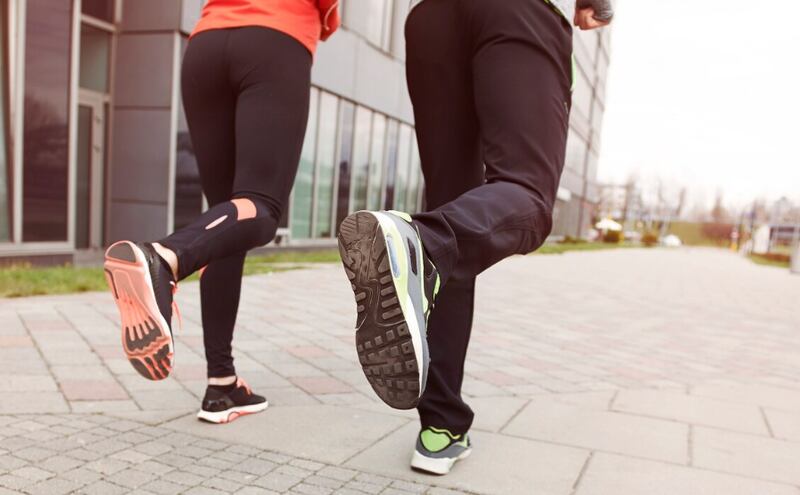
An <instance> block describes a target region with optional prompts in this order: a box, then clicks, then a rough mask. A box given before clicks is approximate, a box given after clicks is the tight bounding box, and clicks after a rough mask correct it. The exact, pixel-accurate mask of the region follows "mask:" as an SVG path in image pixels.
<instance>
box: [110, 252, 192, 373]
mask: <svg viewBox="0 0 800 495" xmlns="http://www.w3.org/2000/svg"><path fill="white" fill-rule="evenodd" d="M105 258H106V259H105V264H104V268H105V274H106V281H107V282H108V286H109V288H110V289H111V294H112V295H113V296H114V302H116V303H117V309H119V314H120V318H121V320H122V347H123V349H124V350H125V355H126V356H127V358H128V361H130V363H131V365H133V367H134V368H135V369H136V371H138V372H139V374H140V375H142V376H143V377H145V378H147V379H150V380H163V379H164V378H166V377H167V376H169V374H170V372H171V371H172V367H173V361H174V347H173V340H172V310H173V307H174V301H173V295H174V293H175V291H176V290H177V288H178V286H177V284H176V282H175V279H174V277H173V276H172V271H171V270H170V269H169V267H168V266H167V264H166V263H165V262H164V261H163V260H162V259H161V257H160V256H159V255H158V254H157V253H156V251H155V249H153V246H152V245H151V244H135V243H133V242H130V241H120V242H117V243H115V244H113V245H112V246H111V247H109V248H108V250H107V251H106V256H105Z"/></svg>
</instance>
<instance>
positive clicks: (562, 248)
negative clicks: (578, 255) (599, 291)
mask: <svg viewBox="0 0 800 495" xmlns="http://www.w3.org/2000/svg"><path fill="white" fill-rule="evenodd" d="M632 247H638V246H632V245H630V244H611V243H605V242H580V243H566V244H560V243H559V244H550V243H548V244H545V245H543V246H542V247H540V248H539V249H538V250H537V251H536V252H535V253H533V254H535V255H536V254H564V253H568V252H570V251H605V250H608V249H625V248H632Z"/></svg>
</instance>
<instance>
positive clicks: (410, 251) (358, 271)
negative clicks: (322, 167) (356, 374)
mask: <svg viewBox="0 0 800 495" xmlns="http://www.w3.org/2000/svg"><path fill="white" fill-rule="evenodd" d="M339 252H340V253H341V256H342V263H343V264H344V268H345V272H346V273H347V277H348V278H349V279H350V283H351V285H352V288H353V292H354V293H355V297H356V305H357V311H358V316H357V318H356V351H357V352H358V359H359V361H360V362H361V368H362V369H363V371H364V374H365V375H366V377H367V380H368V381H369V383H370V385H372V389H373V390H374V391H375V393H376V394H378V397H380V398H381V400H383V401H384V402H385V403H386V404H388V405H389V406H391V407H394V408H395V409H411V408H413V407H415V406H416V405H417V403H418V402H419V399H420V397H422V393H423V392H424V391H425V384H426V381H427V378H428V364H429V361H430V358H429V355H428V341H427V325H428V316H429V315H430V312H431V309H432V308H433V302H434V299H435V298H436V295H437V293H438V292H439V286H440V278H439V274H438V272H437V270H436V267H435V266H434V265H433V263H432V262H431V261H430V260H429V259H428V256H427V255H426V253H425V250H424V249H423V247H422V239H421V238H420V236H419V232H418V231H417V229H416V228H415V227H414V225H413V224H412V222H411V217H410V216H409V215H408V214H405V213H401V212H396V211H385V212H374V211H360V212H357V213H353V214H352V215H350V216H348V217H347V218H345V220H344V221H343V222H342V225H341V227H340V229H339Z"/></svg>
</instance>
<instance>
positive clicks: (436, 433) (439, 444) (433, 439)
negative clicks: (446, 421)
mask: <svg viewBox="0 0 800 495" xmlns="http://www.w3.org/2000/svg"><path fill="white" fill-rule="evenodd" d="M419 437H420V440H422V446H423V447H425V448H426V449H427V450H428V451H430V452H439V451H442V450H444V449H446V448H447V447H448V446H449V445H450V444H451V443H452V442H453V441H454V440H458V439H460V438H461V435H453V434H452V433H450V432H449V431H448V430H440V429H438V428H433V427H428V428H425V429H424V430H422V433H420V434H419Z"/></svg>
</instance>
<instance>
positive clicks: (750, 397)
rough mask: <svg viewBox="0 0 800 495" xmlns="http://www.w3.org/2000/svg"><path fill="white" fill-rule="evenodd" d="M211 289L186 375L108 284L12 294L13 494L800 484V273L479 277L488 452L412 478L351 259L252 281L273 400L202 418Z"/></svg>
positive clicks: (182, 352) (557, 262)
mask: <svg viewBox="0 0 800 495" xmlns="http://www.w3.org/2000/svg"><path fill="white" fill-rule="evenodd" d="M197 290H198V287H197V285H196V284H191V283H187V284H184V285H182V286H181V290H180V293H179V296H178V302H179V304H180V306H181V310H182V313H183V318H184V328H183V330H182V331H181V330H177V335H178V337H177V346H176V361H177V362H176V372H175V375H174V378H170V379H168V380H166V381H164V382H159V383H152V382H148V381H145V380H143V379H141V378H140V377H139V376H138V375H137V374H136V373H135V372H134V370H133V368H131V366H130V365H129V364H128V363H127V362H126V360H125V359H124V358H123V356H122V352H121V346H120V344H119V331H118V328H117V323H116V322H117V315H116V308H115V306H114V305H113V303H112V302H111V298H110V296H109V295H108V294H105V293H98V294H85V295H77V296H59V297H37V298H29V299H13V300H0V363H3V368H2V371H0V393H2V397H3V400H1V401H0V495H2V494H5V493H29V494H38V493H42V494H59V493H98V494H115V493H127V492H135V493H156V494H169V493H187V494H203V493H241V494H250V493H253V494H255V493H297V494H329V493H340V494H355V493H368V494H377V493H381V494H402V493H425V494H431V495H435V494H447V493H479V494H503V495H505V494H553V495H573V494H574V495H593V494H602V495H606V494H639V493H641V494H648V495H653V494H670V495H672V494H681V495H693V494H731V495H737V494H743V495H744V494H759V495H761V494H787V495H788V494H792V495H800V277H797V276H791V275H789V274H788V271H784V270H780V269H775V268H768V267H760V266H756V265H754V264H751V263H750V262H749V261H747V260H743V259H741V258H739V257H738V256H736V255H733V254H729V253H727V252H724V251H716V250H702V249H700V250H690V249H686V250H675V251H668V250H661V249H656V250H618V251H607V252H597V253H569V254H566V255H563V256H529V257H517V258H513V259H510V260H507V261H506V262H504V263H502V264H500V265H499V266H497V267H495V268H493V269H492V270H490V271H489V272H488V273H486V274H485V275H484V276H482V278H481V280H480V281H479V296H478V300H479V303H478V308H477V315H476V319H475V330H474V338H473V341H472V346H471V349H470V355H469V358H468V363H467V367H466V373H467V378H466V381H465V384H464V393H465V395H466V396H468V397H469V402H470V404H471V405H472V406H473V409H474V410H475V411H476V413H477V416H476V422H475V425H474V430H473V439H474V443H475V452H474V455H473V456H472V457H471V458H470V459H469V460H467V461H465V462H463V463H462V464H460V465H458V466H457V467H456V469H454V471H453V472H452V473H451V475H450V476H448V477H429V476H423V475H419V474H415V473H412V472H411V471H409V469H408V460H409V456H410V454H411V449H412V448H413V444H414V439H415V435H416V433H417V424H416V421H415V416H414V414H413V413H404V412H397V411H392V410H390V409H388V408H386V407H385V406H383V405H382V404H381V403H379V402H378V401H377V399H376V398H375V397H374V396H373V395H372V393H371V390H370V388H369V385H368V384H367V382H366V380H365V379H364V377H363V376H362V374H361V371H360V369H359V368H358V365H357V358H356V355H355V351H354V349H353V344H352V339H353V337H352V330H351V327H352V324H353V321H354V314H355V313H354V302H353V301H352V293H351V292H350V290H349V287H348V284H347V281H346V279H345V277H344V276H343V275H342V273H341V271H340V268H339V267H338V266H335V265H323V266H319V267H316V268H311V269H308V270H300V271H291V272H284V273H278V274H272V275H267V276H254V277H249V278H247V279H246V282H245V289H244V295H243V301H242V310H241V313H240V318H239V324H238V328H237V333H236V340H235V347H236V351H235V353H236V364H237V367H238V370H239V373H240V374H241V375H242V376H244V377H245V378H246V379H247V380H248V382H249V383H250V384H251V385H252V386H253V388H254V389H256V390H257V391H258V392H260V393H263V394H265V395H266V396H267V397H268V398H269V400H270V403H271V407H270V409H269V410H268V411H267V412H265V413H263V414H260V415H257V416H252V417H247V418H243V419H241V420H238V421H236V422H234V423H232V424H230V425H226V426H212V425H207V424H202V423H200V422H198V421H196V420H195V419H194V413H195V412H196V410H197V408H198V406H199V399H200V397H201V395H202V393H203V391H204V387H205V382H204V378H205V362H204V359H203V343H202V334H201V329H200V325H199V306H198V295H197Z"/></svg>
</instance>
